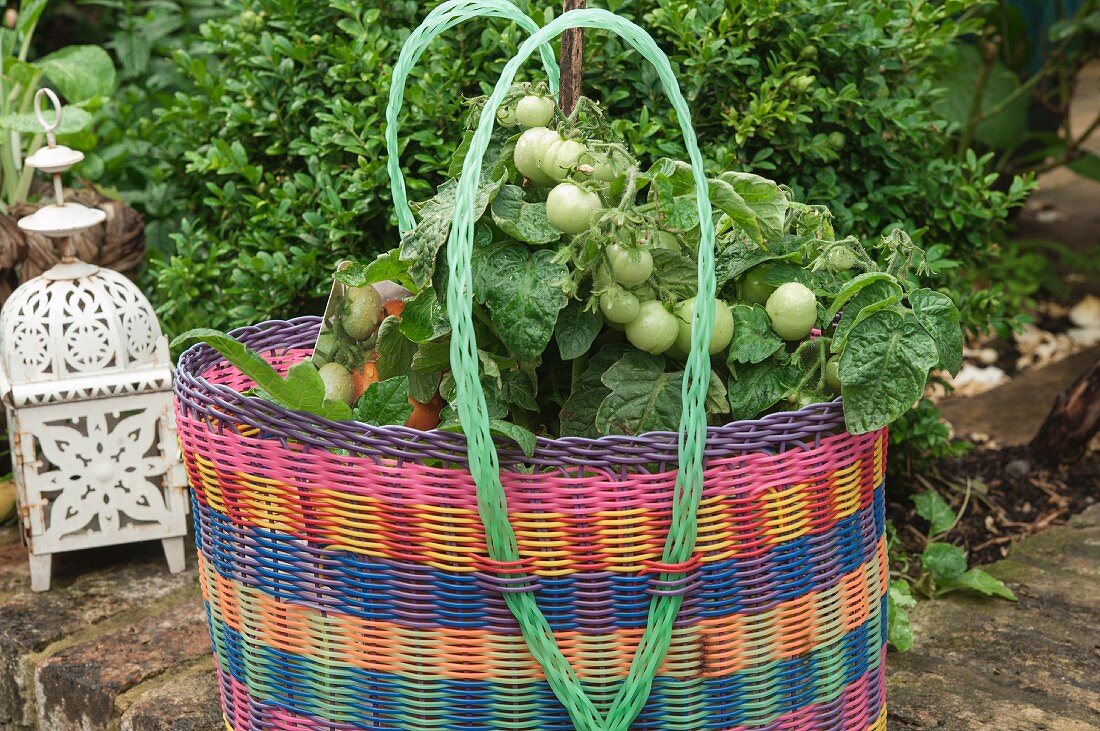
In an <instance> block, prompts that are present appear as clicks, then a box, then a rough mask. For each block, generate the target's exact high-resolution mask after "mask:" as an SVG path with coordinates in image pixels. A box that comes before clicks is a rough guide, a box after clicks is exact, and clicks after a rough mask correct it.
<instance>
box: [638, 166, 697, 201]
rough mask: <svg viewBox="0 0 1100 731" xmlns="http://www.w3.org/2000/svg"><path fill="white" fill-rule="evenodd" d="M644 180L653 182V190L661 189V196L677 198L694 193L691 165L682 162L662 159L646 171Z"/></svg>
mask: <svg viewBox="0 0 1100 731" xmlns="http://www.w3.org/2000/svg"><path fill="white" fill-rule="evenodd" d="M645 178H647V179H649V180H650V181H652V182H653V184H654V188H663V190H662V193H661V194H662V195H667V194H671V195H672V196H678V195H684V194H685V193H694V192H695V177H694V176H693V175H692V174H691V165H689V164H688V163H686V162H684V161H683V160H674V159H672V158H670V157H662V158H660V159H659V160H657V161H656V162H654V163H653V165H652V166H651V167H650V168H649V170H647V171H646V174H645Z"/></svg>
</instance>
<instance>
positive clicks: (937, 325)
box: [909, 289, 963, 375]
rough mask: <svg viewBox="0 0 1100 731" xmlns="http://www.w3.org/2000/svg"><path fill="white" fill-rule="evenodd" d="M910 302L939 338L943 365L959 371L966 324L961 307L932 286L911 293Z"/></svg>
mask: <svg viewBox="0 0 1100 731" xmlns="http://www.w3.org/2000/svg"><path fill="white" fill-rule="evenodd" d="M909 306H910V307H912V308H913V314H915V315H916V316H917V320H918V321H919V322H920V324H921V325H922V326H923V327H924V329H925V330H926V331H927V332H928V334H929V335H931V336H932V339H933V340H935V341H936V350H937V351H938V352H939V354H940V365H941V366H942V367H944V368H946V369H947V371H948V372H949V373H951V375H955V374H957V373H958V372H959V369H960V368H962V348H963V339H962V328H961V326H960V325H959V310H958V308H957V307H955V303H954V302H952V301H951V298H950V297H948V296H947V295H945V294H943V293H942V292H936V291H935V290H931V289H918V290H915V291H913V292H910V293H909Z"/></svg>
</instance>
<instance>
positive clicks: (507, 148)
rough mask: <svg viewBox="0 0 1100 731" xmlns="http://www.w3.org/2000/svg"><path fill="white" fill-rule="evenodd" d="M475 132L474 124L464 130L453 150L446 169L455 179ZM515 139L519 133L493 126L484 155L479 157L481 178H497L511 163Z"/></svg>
mask: <svg viewBox="0 0 1100 731" xmlns="http://www.w3.org/2000/svg"><path fill="white" fill-rule="evenodd" d="M475 132H477V127H476V125H475V126H474V127H472V128H470V129H468V130H466V134H465V136H463V138H462V142H461V143H460V144H459V146H458V149H457V150H455V154H454V157H453V158H451V164H450V167H449V168H448V169H447V175H448V176H449V177H452V178H454V179H456V180H457V179H458V178H460V177H462V164H463V163H464V162H466V155H468V154H469V152H470V145H471V144H472V143H473V139H474V133H475ZM517 139H519V135H518V134H515V135H514V134H512V131H511V130H509V129H506V128H504V127H500V126H497V127H494V128H493V136H492V137H491V138H490V140H489V147H487V148H486V149H485V156H484V157H483V158H482V159H481V179H482V180H499V179H500V178H501V176H503V175H504V173H505V172H506V170H507V168H509V167H511V166H512V165H513V163H512V158H513V155H514V154H515V149H516V140H517Z"/></svg>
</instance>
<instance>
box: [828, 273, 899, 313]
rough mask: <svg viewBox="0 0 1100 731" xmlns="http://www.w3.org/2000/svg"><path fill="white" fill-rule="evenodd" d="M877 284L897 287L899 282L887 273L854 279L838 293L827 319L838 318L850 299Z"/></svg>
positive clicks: (871, 274) (864, 274)
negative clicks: (838, 314) (882, 283)
mask: <svg viewBox="0 0 1100 731" xmlns="http://www.w3.org/2000/svg"><path fill="white" fill-rule="evenodd" d="M875 282H886V283H887V285H889V284H894V285H895V286H896V285H897V280H896V279H894V277H893V275H890V274H887V273H886V272H864V273H863V274H860V275H858V276H856V277H853V278H852V279H851V280H849V281H848V283H847V284H845V285H844V287H843V289H841V290H840V291H839V292H837V294H836V297H835V298H834V299H833V304H832V306H831V307H829V311H828V313H827V315H826V318H827V319H828V320H829V321H830V322H831V321H832V319H833V318H834V317H836V313H838V312H840V311H841V310H842V309H844V305H846V304H848V301H849V300H850V299H852V298H853V297H855V296H856V295H857V294H859V293H860V291H861V290H863V289H865V288H867V287H869V286H871V285H872V284H874V283H875ZM899 289H900V287H899Z"/></svg>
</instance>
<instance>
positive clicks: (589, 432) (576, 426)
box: [559, 343, 627, 438]
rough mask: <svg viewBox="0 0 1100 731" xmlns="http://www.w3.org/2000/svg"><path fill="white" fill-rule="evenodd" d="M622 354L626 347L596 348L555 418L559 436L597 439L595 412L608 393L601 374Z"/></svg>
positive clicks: (619, 345)
mask: <svg viewBox="0 0 1100 731" xmlns="http://www.w3.org/2000/svg"><path fill="white" fill-rule="evenodd" d="M626 350H627V347H626V345H624V344H622V343H612V344H609V345H605V346H603V347H602V348H600V350H599V351H597V352H596V354H595V355H593V356H592V357H591V358H590V359H589V360H588V367H587V368H586V369H585V370H584V373H582V374H581V376H580V378H578V379H577V380H576V382H575V383H573V388H572V391H571V392H570V395H569V398H567V399H566V400H565V403H564V404H562V407H561V414H560V416H559V421H560V425H561V434H562V436H567V437H588V438H593V437H597V436H599V432H597V431H596V412H597V411H599V408H600V404H602V403H603V400H604V399H605V398H607V395H608V394H610V393H611V389H609V388H607V387H606V386H604V385H603V380H602V379H603V374H604V372H605V371H607V369H608V368H610V367H611V366H612V365H614V364H615V363H617V362H618V361H619V359H620V358H621V357H622V356H623V353H624V352H626Z"/></svg>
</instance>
